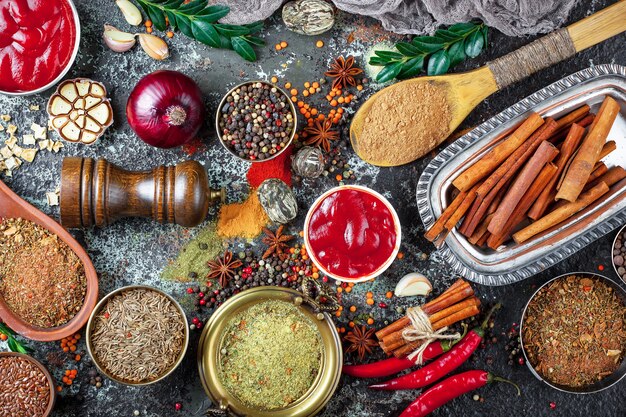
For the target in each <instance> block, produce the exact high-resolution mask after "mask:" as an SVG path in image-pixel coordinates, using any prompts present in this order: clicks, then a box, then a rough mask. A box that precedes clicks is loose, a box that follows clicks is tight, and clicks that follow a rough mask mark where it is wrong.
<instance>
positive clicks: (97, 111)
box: [87, 102, 113, 126]
mask: <svg viewBox="0 0 626 417" xmlns="http://www.w3.org/2000/svg"><path fill="white" fill-rule="evenodd" d="M108 104H109V103H108V102H102V103H100V104H98V105H97V106H96V107H94V108H92V109H90V110H89V111H88V112H87V114H89V116H91V117H92V118H93V119H94V120H95V121H96V122H98V123H100V125H102V126H105V125H107V124H109V123H110V121H111V118H112V117H113V114H112V113H111V111H110V110H109V106H108Z"/></svg>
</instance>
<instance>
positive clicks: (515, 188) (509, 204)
mask: <svg viewBox="0 0 626 417" xmlns="http://www.w3.org/2000/svg"><path fill="white" fill-rule="evenodd" d="M558 153H559V150H558V149H557V148H556V147H555V146H554V145H553V144H551V143H550V142H548V141H543V142H541V144H540V145H539V147H538V148H537V150H536V151H535V153H534V154H533V156H532V157H531V158H530V159H529V160H528V162H527V163H526V165H525V166H524V168H522V171H521V172H520V173H519V175H518V176H517V178H516V179H515V181H514V182H513V184H512V185H511V188H509V191H508V192H507V193H506V195H505V196H504V198H503V199H502V202H501V203H500V205H499V206H498V209H497V210H496V212H495V213H494V216H493V218H492V219H491V222H490V223H489V226H488V227H487V230H489V232H490V233H491V234H492V235H495V236H501V235H502V234H503V233H504V232H506V231H507V222H508V220H509V219H511V217H512V215H513V212H514V211H515V209H516V207H517V206H518V203H519V202H520V200H522V198H523V197H524V195H525V194H526V192H527V191H528V189H529V188H530V187H531V185H533V182H534V181H535V179H537V176H538V175H539V173H540V172H541V170H542V169H543V167H544V166H545V165H546V164H547V163H548V162H552V160H553V159H554V158H556V156H557V154H558ZM544 184H545V183H544ZM544 184H542V186H543V185H544ZM540 190H541V189H539V188H538V189H536V190H533V191H535V192H536V193H537V195H538V192H539V191H540ZM537 195H535V196H534V197H535V198H536V197H537ZM533 201H534V199H533ZM527 209H528V207H526V210H527ZM524 211H525V210H524Z"/></svg>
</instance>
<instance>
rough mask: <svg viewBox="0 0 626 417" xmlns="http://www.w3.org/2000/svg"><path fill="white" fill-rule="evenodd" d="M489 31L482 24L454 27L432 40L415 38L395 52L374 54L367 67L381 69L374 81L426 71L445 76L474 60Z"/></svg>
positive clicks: (404, 43) (429, 37)
mask: <svg viewBox="0 0 626 417" xmlns="http://www.w3.org/2000/svg"><path fill="white" fill-rule="evenodd" d="M488 30H489V28H488V27H487V26H485V25H484V24H483V23H472V22H467V23H457V24H455V25H452V26H450V27H449V28H448V29H438V30H437V31H436V32H435V34H434V36H417V37H415V38H413V40H412V41H411V42H398V43H396V50H397V52H396V51H374V54H375V55H374V56H373V57H371V58H370V61H369V63H370V65H375V66H382V67H384V68H383V69H382V70H381V71H380V72H379V73H378V75H377V76H376V81H378V82H381V83H382V82H386V81H389V80H392V79H394V78H399V79H405V78H410V77H413V76H415V75H417V74H419V73H420V72H422V70H424V69H426V72H427V74H428V75H439V74H445V73H446V72H448V70H449V69H450V68H452V67H454V66H455V65H457V64H459V63H461V62H463V61H464V60H465V59H466V58H467V57H470V58H476V57H477V56H478V55H479V54H480V53H481V52H482V50H483V49H484V48H485V46H486V45H487V32H488ZM425 65H426V67H424V66H425Z"/></svg>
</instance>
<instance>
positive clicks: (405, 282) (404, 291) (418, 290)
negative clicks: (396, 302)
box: [394, 272, 433, 297]
mask: <svg viewBox="0 0 626 417" xmlns="http://www.w3.org/2000/svg"><path fill="white" fill-rule="evenodd" d="M432 290H433V286H432V284H431V283H430V281H429V280H428V278H426V277H425V276H424V275H422V274H420V273H418V272H411V273H410V274H406V275H405V276H403V277H402V278H401V279H400V281H398V283H397V284H396V289H395V291H394V293H395V295H396V296H397V297H411V296H414V295H428V294H430V292H431V291H432Z"/></svg>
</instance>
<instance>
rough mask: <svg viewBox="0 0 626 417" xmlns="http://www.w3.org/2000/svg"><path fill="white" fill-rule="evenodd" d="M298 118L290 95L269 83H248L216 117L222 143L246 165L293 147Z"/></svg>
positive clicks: (222, 103)
mask: <svg viewBox="0 0 626 417" xmlns="http://www.w3.org/2000/svg"><path fill="white" fill-rule="evenodd" d="M297 124H298V117H297V116H296V108H295V106H294V105H293V103H292V101H291V100H290V99H289V96H288V95H287V93H286V92H285V91H284V90H283V89H281V88H280V87H278V86H276V85H274V84H272V83H269V82H267V81H260V80H256V81H246V82H244V83H241V84H239V85H236V86H235V87H233V88H232V89H231V90H230V91H228V93H226V95H225V96H224V98H222V100H221V101H220V105H219V107H218V108H217V114H216V115H215V130H216V132H217V137H218V138H219V141H220V143H221V144H222V145H223V146H224V148H226V150H227V151H228V152H230V153H231V154H232V155H234V156H236V157H237V158H239V159H241V160H242V161H246V162H264V161H269V160H270V159H274V158H276V157H277V156H278V155H280V154H281V153H283V152H284V151H285V149H287V148H288V147H289V145H291V142H292V141H293V138H294V136H295V134H296V129H297Z"/></svg>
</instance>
